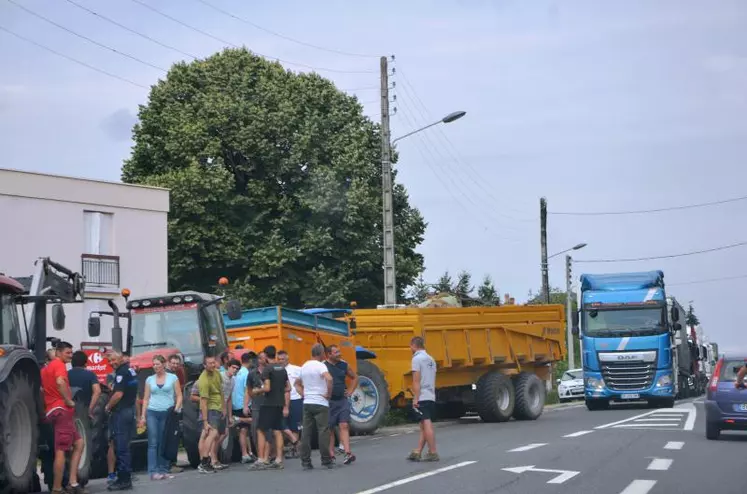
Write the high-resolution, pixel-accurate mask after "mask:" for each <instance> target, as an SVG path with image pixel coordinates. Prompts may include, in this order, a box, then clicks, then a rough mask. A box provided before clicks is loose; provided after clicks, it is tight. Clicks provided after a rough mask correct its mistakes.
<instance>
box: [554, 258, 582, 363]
mask: <svg viewBox="0 0 747 494" xmlns="http://www.w3.org/2000/svg"><path fill="white" fill-rule="evenodd" d="M584 247H586V244H578V245H575V246H573V247H572V248H570V249H566V250H564V251H562V252H558V253H557V254H553V255H552V256H550V258H552V257H555V256H558V255H560V254H564V253H566V252H570V251H572V250H579V249H583V248H584ZM548 259H549V258H548ZM572 264H573V258H572V257H571V256H570V255H566V256H565V325H566V328H565V330H566V339H567V340H568V341H567V345H568V369H569V370H570V369H572V368H573V367H574V366H575V365H576V355H575V353H576V348H575V345H574V337H573V327H572V326H573V324H572V322H571V321H572V320H573V302H572V299H573V275H572V274H571V268H572Z"/></svg>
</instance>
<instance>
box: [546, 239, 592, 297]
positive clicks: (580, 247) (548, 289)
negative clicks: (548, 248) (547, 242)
mask: <svg viewBox="0 0 747 494" xmlns="http://www.w3.org/2000/svg"><path fill="white" fill-rule="evenodd" d="M584 247H586V244H585V243H581V244H576V245H574V246H573V247H571V248H570V249H565V250H561V251H560V252H556V253H555V254H553V255H551V256H549V257H547V258H545V259H542V265H541V268H542V292H543V293H542V298H543V299H544V300H545V303H546V304H549V303H550V281H549V277H550V275H549V269H548V261H549V260H550V259H552V258H553V257H557V256H559V255H561V254H565V253H566V252H570V251H572V250H579V249H583V248H584Z"/></svg>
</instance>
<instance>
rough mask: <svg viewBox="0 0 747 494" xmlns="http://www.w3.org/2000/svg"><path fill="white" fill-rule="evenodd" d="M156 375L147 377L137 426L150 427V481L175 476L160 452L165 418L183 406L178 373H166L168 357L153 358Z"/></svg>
mask: <svg viewBox="0 0 747 494" xmlns="http://www.w3.org/2000/svg"><path fill="white" fill-rule="evenodd" d="M153 371H154V372H155V374H153V375H152V376H150V377H149V378H148V379H146V380H145V391H144V393H143V406H142V410H143V415H142V416H141V417H140V421H139V422H138V425H139V426H140V427H142V426H143V425H146V423H147V428H148V473H149V474H150V478H151V480H162V479H166V478H173V476H172V475H169V470H170V468H171V462H170V461H169V460H167V459H165V458H163V457H161V456H160V455H159V454H158V451H159V449H160V446H161V442H162V441H163V434H164V429H165V427H166V419H167V418H168V416H169V413H170V412H171V411H172V410H173V411H175V412H177V413H178V412H180V411H181V408H182V389H181V387H180V386H179V378H178V377H177V376H176V374H170V373H167V372H166V359H165V358H163V356H161V355H156V356H155V357H153Z"/></svg>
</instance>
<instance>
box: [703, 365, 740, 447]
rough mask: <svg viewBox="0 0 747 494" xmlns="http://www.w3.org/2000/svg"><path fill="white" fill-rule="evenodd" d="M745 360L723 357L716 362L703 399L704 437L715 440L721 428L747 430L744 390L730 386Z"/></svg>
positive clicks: (732, 384)
mask: <svg viewBox="0 0 747 494" xmlns="http://www.w3.org/2000/svg"><path fill="white" fill-rule="evenodd" d="M745 363H747V357H745V356H741V357H732V356H727V357H723V358H721V359H720V360H719V361H718V363H717V364H716V368H715V369H714V371H713V377H711V382H710V384H709V385H708V393H707V394H706V399H705V410H706V437H707V438H708V439H718V438H719V436H720V435H721V431H724V430H737V431H744V430H747V389H744V388H739V389H738V388H736V387H735V386H734V383H735V382H736V379H737V373H738V372H739V369H740V368H742V367H744V365H745Z"/></svg>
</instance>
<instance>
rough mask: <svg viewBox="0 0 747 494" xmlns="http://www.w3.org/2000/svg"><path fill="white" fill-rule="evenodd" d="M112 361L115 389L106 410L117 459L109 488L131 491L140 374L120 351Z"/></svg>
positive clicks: (113, 353)
mask: <svg viewBox="0 0 747 494" xmlns="http://www.w3.org/2000/svg"><path fill="white" fill-rule="evenodd" d="M109 362H111V364H112V367H114V369H115V371H114V388H113V390H112V391H113V393H112V396H111V398H109V403H107V404H106V411H107V412H111V414H112V419H111V425H112V427H113V429H114V430H113V435H114V448H115V453H116V456H117V480H116V482H114V483H113V484H111V485H109V487H108V489H109V490H110V491H123V490H129V489H132V460H131V458H130V439H132V436H133V432H134V429H135V401H136V400H137V375H136V373H135V370H134V369H131V368H130V364H129V363H127V362H125V361H124V359H123V356H122V354H121V353H120V352H116V351H112V352H111V353H110V354H109Z"/></svg>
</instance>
